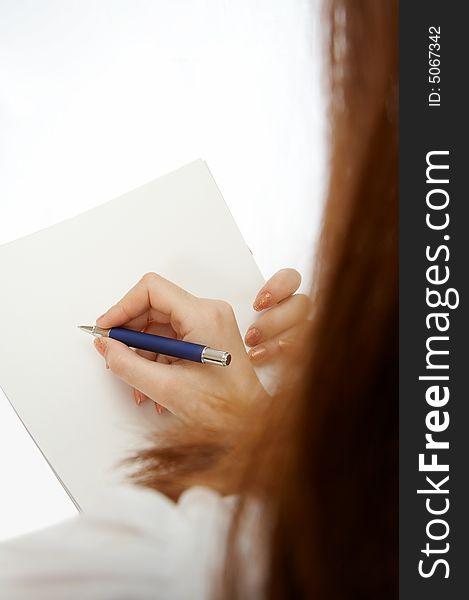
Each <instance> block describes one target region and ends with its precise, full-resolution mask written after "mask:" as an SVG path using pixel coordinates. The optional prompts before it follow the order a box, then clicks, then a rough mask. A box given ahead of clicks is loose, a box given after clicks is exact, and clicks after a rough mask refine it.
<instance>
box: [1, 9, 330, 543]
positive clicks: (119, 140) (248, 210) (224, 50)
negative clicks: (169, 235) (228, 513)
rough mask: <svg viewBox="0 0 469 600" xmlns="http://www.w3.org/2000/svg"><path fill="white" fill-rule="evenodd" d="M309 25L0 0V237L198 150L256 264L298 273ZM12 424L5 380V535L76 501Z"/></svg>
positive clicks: (309, 243) (239, 14) (311, 177)
mask: <svg viewBox="0 0 469 600" xmlns="http://www.w3.org/2000/svg"><path fill="white" fill-rule="evenodd" d="M320 34H321V24H320V15H319V11H318V0H309V1H304V0H255V1H253V0H236V1H235V0H232V1H231V2H228V1H227V0H153V1H150V0H112V1H111V0H80V1H79V2H78V1H76V0H42V1H34V0H29V1H28V0H2V1H1V2H0V215H1V216H0V243H4V242H8V241H10V240H13V239H16V238H18V237H20V236H23V235H26V234H28V233H31V232H33V231H35V230H38V229H41V228H43V227H46V226H48V225H51V224H53V223H56V222H58V221H61V220H63V219H64V218H67V217H70V216H73V215H76V214H78V213H80V212H82V211H83V210H86V209H88V208H91V207H93V206H96V205H97V204H100V203H102V202H104V201H106V200H110V199H111V198H113V197H115V196H117V195H120V194H122V193H124V192H126V191H129V190H131V189H132V188H134V187H137V186H139V185H141V184H143V183H145V182H147V181H149V180H151V179H154V178H155V177H157V176H159V175H162V174H164V173H166V172H168V171H170V170H172V169H175V168H177V167H179V166H181V165H182V164H184V163H187V162H189V161H191V160H193V159H196V158H203V159H205V160H206V161H207V163H208V165H209V167H210V169H211V171H212V173H213V175H214V177H215V180H216V181H217V183H218V185H219V187H220V189H221V192H222V194H223V195H224V197H225V200H226V202H227V204H228V206H229V207H230V209H231V211H232V213H233V215H234V217H235V219H236V221H237V223H238V226H239V228H240V230H241V232H242V234H243V236H244V238H245V240H246V242H247V244H248V246H249V247H250V248H251V250H252V252H253V254H254V257H255V259H256V261H257V263H258V265H259V267H260V269H261V271H262V272H263V274H264V276H265V277H269V276H270V275H271V274H272V273H273V272H275V271H276V270H277V269H279V268H282V267H285V266H294V267H296V268H297V269H299V270H300V271H301V272H302V273H303V274H305V275H306V280H308V279H309V273H310V270H311V268H310V265H311V256H312V252H313V242H314V240H315V236H316V234H317V230H318V224H319V221H320V215H321V209H322V199H323V195H324V189H325V164H326V160H325V158H326V157H325V154H326V146H325V134H326V127H325V102H324V93H323V88H324V86H323V81H322V74H321V73H322V72H321V55H320V54H321V47H322V46H321V44H322V40H321V37H320ZM142 218H145V215H142ZM181 218H184V215H181ZM173 225H174V224H172V226H173ZM83 243H86V232H84V241H83ZM0 281H1V274H0ZM2 293H5V292H4V291H2ZM8 293H11V291H9V292H8ZM1 318H7V316H5V315H2V316H1ZM0 330H1V325H0ZM0 340H1V338H0ZM0 343H1V341H0ZM31 359H33V357H28V356H27V354H26V355H25V360H26V361H27V360H31ZM0 385H1V382H0ZM18 423H19V422H18V420H17V418H16V416H15V415H14V413H13V412H12V410H11V407H10V406H9V405H8V403H7V402H6V400H5V399H4V398H3V397H2V394H1V392H0V477H1V478H2V488H3V490H7V491H8V490H10V492H9V494H10V495H9V497H10V499H11V498H13V499H14V498H22V501H21V502H19V503H12V502H11V501H10V503H9V501H8V494H6V495H5V494H4V497H3V498H2V497H1V496H0V537H2V535H4V536H5V535H10V534H11V533H14V532H15V531H18V532H20V531H24V530H27V529H30V528H32V527H35V526H40V525H43V524H45V523H49V522H52V521H54V520H56V519H59V518H62V517H64V516H66V515H68V514H70V513H71V512H73V511H74V508H73V506H72V505H71V503H70V501H69V500H68V499H67V498H66V496H65V495H64V494H63V493H62V492H61V491H60V490H59V486H57V484H56V483H55V482H54V480H53V478H52V477H50V475H49V473H48V467H47V465H46V463H45V462H44V461H43V459H42V457H41V455H40V454H39V452H38V451H37V449H36V448H35V447H34V444H33V442H32V441H31V440H30V438H29V436H28V435H27V433H26V432H24V431H22V429H21V427H19V426H18ZM13 461H14V463H13ZM13 464H14V466H15V468H12V465H13ZM39 464H42V467H39V466H38V465H39ZM41 469H42V470H41ZM19 473H20V474H21V476H18V474H19ZM40 482H41V484H40ZM12 492H14V493H12ZM25 499H27V501H25Z"/></svg>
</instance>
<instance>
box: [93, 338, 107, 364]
mask: <svg viewBox="0 0 469 600" xmlns="http://www.w3.org/2000/svg"><path fill="white" fill-rule="evenodd" d="M94 347H95V348H96V350H97V351H98V352H99V353H100V354H101V356H104V354H105V352H106V342H105V341H104V340H103V338H96V339H95V340H94ZM106 366H107V365H106Z"/></svg>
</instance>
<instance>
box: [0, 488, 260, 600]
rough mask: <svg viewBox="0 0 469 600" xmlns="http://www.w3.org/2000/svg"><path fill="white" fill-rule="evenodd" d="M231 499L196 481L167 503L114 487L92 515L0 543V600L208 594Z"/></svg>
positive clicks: (186, 598)
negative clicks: (179, 495) (177, 498)
mask: <svg viewBox="0 0 469 600" xmlns="http://www.w3.org/2000/svg"><path fill="white" fill-rule="evenodd" d="M235 505H236V498H235V497H233V496H232V497H226V498H222V497H221V496H220V495H218V494H217V493H215V492H214V491H212V490H210V489H208V488H204V487H193V488H191V489H189V490H187V491H186V492H185V493H184V494H183V495H182V496H181V498H180V499H179V502H178V503H174V502H172V501H171V500H169V499H168V498H166V497H165V496H163V495H162V494H160V493H158V492H155V491H153V490H148V489H143V488H139V487H136V486H122V487H121V488H118V489H116V490H114V491H113V493H112V496H111V495H110V497H109V501H107V500H105V499H103V505H102V508H101V510H99V511H97V512H96V513H94V514H87V515H80V516H79V517H76V518H74V519H71V520H69V521H66V522H64V523H62V524H60V525H56V526H54V527H50V528H48V529H45V530H43V531H40V532H38V533H34V534H30V535H27V536H22V537H19V538H16V539H14V540H11V541H8V542H5V543H2V544H0V599H1V600H24V599H26V598H28V599H30V598H32V599H34V600H59V599H60V600H75V599H76V600H88V599H89V600H97V599H99V600H103V599H106V600H108V599H109V600H110V599H112V600H116V599H119V600H120V599H122V600H140V599H147V598H152V599H155V598H157V599H171V600H174V599H181V600H198V599H202V598H203V599H207V598H211V597H212V596H213V593H214V585H215V582H216V581H217V576H218V575H219V574H220V572H221V567H222V565H223V563H224V559H225V548H226V541H227V533H228V529H229V525H230V521H231V517H232V515H233V511H234V508H235ZM249 595H250V594H249Z"/></svg>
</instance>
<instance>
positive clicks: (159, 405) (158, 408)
mask: <svg viewBox="0 0 469 600" xmlns="http://www.w3.org/2000/svg"><path fill="white" fill-rule="evenodd" d="M155 410H156V412H157V413H158V414H159V415H161V413H162V412H163V407H162V406H161V404H158V402H155Z"/></svg>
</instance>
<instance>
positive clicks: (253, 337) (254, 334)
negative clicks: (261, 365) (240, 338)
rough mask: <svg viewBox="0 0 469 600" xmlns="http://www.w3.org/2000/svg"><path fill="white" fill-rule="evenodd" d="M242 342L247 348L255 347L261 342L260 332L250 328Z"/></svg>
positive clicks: (255, 328)
mask: <svg viewBox="0 0 469 600" xmlns="http://www.w3.org/2000/svg"><path fill="white" fill-rule="evenodd" d="M244 341H245V342H246V344H247V345H248V346H255V345H256V344H258V343H259V342H260V341H261V332H260V331H259V329H257V327H251V329H248V332H247V333H246V336H245V338H244Z"/></svg>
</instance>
